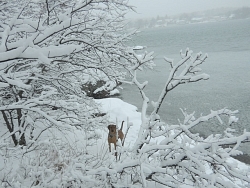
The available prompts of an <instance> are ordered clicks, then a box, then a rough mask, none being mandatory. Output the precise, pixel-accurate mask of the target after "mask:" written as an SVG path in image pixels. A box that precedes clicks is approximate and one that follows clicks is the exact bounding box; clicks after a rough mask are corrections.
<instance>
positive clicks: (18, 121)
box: [0, 0, 135, 146]
mask: <svg viewBox="0 0 250 188" xmlns="http://www.w3.org/2000/svg"><path fill="white" fill-rule="evenodd" d="M130 9H131V7H129V6H128V5H127V2H126V1H121V2H120V1H111V0H108V1H99V0H93V1H88V0H84V1H75V0H60V1H58V0H50V1H47V0H44V1H40V0H38V1H28V0H13V1H7V0H5V1H1V2H0V23H1V26H0V75H1V77H0V88H1V90H0V111H1V114H2V116H3V118H2V119H1V121H2V122H3V124H1V126H3V127H5V129H7V131H8V132H9V133H8V134H5V138H9V137H10V138H12V141H13V143H14V145H16V146H17V145H24V146H28V145H29V142H30V141H31V142H34V141H36V140H37V139H38V138H37V137H36V136H40V135H41V134H43V132H44V131H46V130H48V129H50V128H51V127H53V126H56V127H57V128H58V129H61V128H62V129H64V128H65V127H66V128H67V127H69V126H75V127H78V128H80V127H81V128H85V129H87V130H90V129H95V128H94V127H95V126H96V125H97V124H98V121H97V123H93V122H95V121H96V120H94V119H93V118H92V117H93V113H94V114H95V113H98V109H97V107H96V106H95V104H94V102H93V101H92V99H90V98H89V97H88V96H87V95H86V94H88V92H89V90H91V89H93V88H89V87H88V88H87V91H86V92H83V91H82V86H83V85H88V84H89V83H91V84H92V85H95V83H102V82H103V81H104V83H103V84H97V85H95V90H94V91H93V93H94V94H95V95H100V93H101V92H104V94H105V92H107V93H110V91H112V90H113V89H114V88H115V87H116V86H117V83H120V80H123V79H124V67H129V66H132V65H133V60H135V57H133V56H132V55H131V54H130V53H129V51H130V50H129V49H128V48H127V47H126V45H124V44H123V43H124V41H126V40H127V39H128V38H129V37H130V35H132V34H126V33H125V32H124V30H123V26H124V23H123V21H124V18H123V15H124V13H126V12H127V11H128V10H130ZM93 80H94V82H95V83H94V82H93ZM114 83H115V84H116V85H114ZM91 92H92V91H91ZM104 94H103V95H104ZM89 122H90V123H89ZM92 125H93V126H92ZM86 127H88V128H86ZM90 127H92V128H90ZM97 127H98V126H97ZM5 129H4V130H5ZM34 134H36V135H34ZM5 138H4V139H5ZM4 139H3V141H4Z"/></svg>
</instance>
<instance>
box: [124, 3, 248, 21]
mask: <svg viewBox="0 0 250 188" xmlns="http://www.w3.org/2000/svg"><path fill="white" fill-rule="evenodd" d="M129 2H130V4H131V5H133V6H135V7H137V8H136V11H137V12H138V14H136V13H129V15H128V16H127V17H128V18H143V17H144V18H145V17H146V18H148V17H156V16H158V15H159V16H165V15H169V16H171V15H176V14H180V13H190V12H196V11H199V10H208V9H214V8H222V7H243V6H248V7H250V0H129Z"/></svg>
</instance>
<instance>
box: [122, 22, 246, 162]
mask: <svg viewBox="0 0 250 188" xmlns="http://www.w3.org/2000/svg"><path fill="white" fill-rule="evenodd" d="M130 45H141V46H147V49H146V50H147V51H154V52H155V54H154V56H155V60H154V61H155V63H156V65H157V66H156V68H155V70H154V71H150V70H148V71H146V72H143V73H139V74H138V80H139V81H141V82H143V81H145V80H147V81H149V84H148V86H147V87H146V88H145V92H146V94H147V96H148V97H149V99H150V100H153V101H156V100H157V98H158V96H159V94H160V93H161V90H162V88H163V86H164V84H165V82H166V80H167V77H168V73H169V66H168V64H167V63H166V62H165V61H164V60H163V57H164V56H165V57H168V58H173V59H175V62H178V60H180V58H179V52H180V50H181V49H183V50H185V49H186V48H187V47H189V49H191V50H193V51H194V54H195V53H197V52H200V51H201V52H203V53H207V54H208V59H207V60H206V62H205V63H204V64H203V65H202V66H201V68H202V69H203V72H205V73H207V74H209V75H210V79H209V80H208V81H201V82H198V83H192V84H188V85H181V86H179V87H178V88H176V89H174V90H173V91H171V92H170V93H169V95H168V96H167V98H166V99H165V101H164V104H163V106H162V108H161V110H160V112H159V114H160V116H161V118H162V119H163V120H164V121H167V122H168V123H169V124H170V123H177V122H178V119H180V120H182V119H183V116H182V113H181V111H180V108H186V109H187V111H188V112H190V113H192V112H193V111H195V112H196V116H197V117H198V116H200V114H201V113H202V114H204V115H206V114H208V113H209V112H210V110H219V109H222V108H224V107H227V108H229V109H231V110H239V114H238V117H239V122H238V123H236V124H234V125H233V126H232V127H231V128H235V129H236V130H237V131H238V132H239V133H240V132H242V131H243V130H244V129H246V130H247V131H250V19H248V20H231V21H224V22H214V23H203V24H190V25H175V26H169V27H166V28H157V29H148V30H144V31H142V32H141V33H139V34H138V36H136V37H134V39H133V42H132V43H131V44H130ZM123 88H124V89H123V90H122V91H121V97H122V99H123V100H124V101H126V102H129V103H131V104H133V105H135V106H137V107H138V109H139V110H140V107H141V104H142V99H141V96H140V95H139V93H138V91H137V90H136V88H135V87H133V86H130V85H125V84H124V85H123ZM150 110H152V109H151V108H149V110H148V112H149V113H150ZM226 127H227V125H226V123H225V124H223V125H221V124H220V123H219V122H218V121H212V122H211V123H209V124H205V125H203V126H199V127H197V128H195V129H194V130H193V131H195V132H199V133H201V134H202V135H206V136H207V135H209V134H217V133H222V131H223V130H225V128H226ZM249 145H250V144H249V143H248V144H244V145H243V148H241V149H242V150H243V151H244V152H245V153H248V154H250V146H249ZM249 163H250V161H249Z"/></svg>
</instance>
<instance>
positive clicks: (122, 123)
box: [120, 121, 124, 130]
mask: <svg viewBox="0 0 250 188" xmlns="http://www.w3.org/2000/svg"><path fill="white" fill-rule="evenodd" d="M123 123H124V121H122V126H121V128H120V130H122V129H123Z"/></svg>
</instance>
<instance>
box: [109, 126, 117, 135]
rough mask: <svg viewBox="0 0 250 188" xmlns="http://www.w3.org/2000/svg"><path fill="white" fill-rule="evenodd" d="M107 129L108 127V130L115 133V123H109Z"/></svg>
mask: <svg viewBox="0 0 250 188" xmlns="http://www.w3.org/2000/svg"><path fill="white" fill-rule="evenodd" d="M108 129H109V132H111V133H115V132H116V125H109V126H108Z"/></svg>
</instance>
